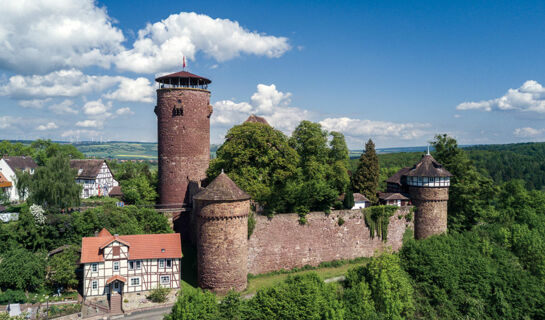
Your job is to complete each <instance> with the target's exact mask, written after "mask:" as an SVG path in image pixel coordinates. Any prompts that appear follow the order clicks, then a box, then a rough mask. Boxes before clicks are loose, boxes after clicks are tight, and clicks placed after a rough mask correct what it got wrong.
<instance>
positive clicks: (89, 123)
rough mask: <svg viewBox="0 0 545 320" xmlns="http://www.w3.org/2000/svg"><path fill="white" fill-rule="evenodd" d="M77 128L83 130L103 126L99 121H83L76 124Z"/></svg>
mask: <svg viewBox="0 0 545 320" xmlns="http://www.w3.org/2000/svg"><path fill="white" fill-rule="evenodd" d="M76 126H77V127H83V128H97V127H101V126H102V122H101V121H99V120H83V121H78V122H76Z"/></svg>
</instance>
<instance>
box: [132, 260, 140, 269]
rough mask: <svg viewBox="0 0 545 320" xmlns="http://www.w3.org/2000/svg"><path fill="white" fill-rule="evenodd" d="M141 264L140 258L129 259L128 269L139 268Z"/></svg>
mask: <svg viewBox="0 0 545 320" xmlns="http://www.w3.org/2000/svg"><path fill="white" fill-rule="evenodd" d="M141 265H142V264H141V261H140V260H136V261H129V270H140V267H141Z"/></svg>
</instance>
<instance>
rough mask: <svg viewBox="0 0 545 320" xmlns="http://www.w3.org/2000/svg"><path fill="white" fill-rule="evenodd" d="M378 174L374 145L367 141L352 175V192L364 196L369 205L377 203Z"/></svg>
mask: <svg viewBox="0 0 545 320" xmlns="http://www.w3.org/2000/svg"><path fill="white" fill-rule="evenodd" d="M379 174H380V170H379V165H378V157H377V153H376V151H375V144H374V143H373V140H371V139H369V141H367V143H366V144H365V152H364V153H363V154H362V155H361V157H360V161H359V164H358V169H357V170H356V172H355V173H354V174H353V175H352V190H354V191H355V192H358V193H361V194H363V195H365V196H366V197H367V199H369V201H371V203H377V202H378V198H377V191H378V180H379Z"/></svg>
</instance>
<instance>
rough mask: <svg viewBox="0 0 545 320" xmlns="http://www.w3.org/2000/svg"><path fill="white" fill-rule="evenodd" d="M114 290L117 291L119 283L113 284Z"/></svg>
mask: <svg viewBox="0 0 545 320" xmlns="http://www.w3.org/2000/svg"><path fill="white" fill-rule="evenodd" d="M114 289H119V281H116V282H114Z"/></svg>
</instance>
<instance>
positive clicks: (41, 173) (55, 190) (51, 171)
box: [30, 155, 81, 210]
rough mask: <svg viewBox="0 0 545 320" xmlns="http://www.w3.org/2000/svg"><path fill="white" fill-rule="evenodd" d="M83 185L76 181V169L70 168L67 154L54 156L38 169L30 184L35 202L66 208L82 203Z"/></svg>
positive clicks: (50, 207)
mask: <svg viewBox="0 0 545 320" xmlns="http://www.w3.org/2000/svg"><path fill="white" fill-rule="evenodd" d="M80 194H81V186H80V185H79V184H77V183H76V170H74V169H71V168H70V159H69V158H68V157H66V156H62V155H60V156H54V157H53V158H51V159H49V161H47V163H46V165H45V166H42V167H39V168H38V169H36V172H35V173H34V176H33V177H32V184H31V185H30V198H31V201H32V202H33V203H36V204H39V205H41V206H42V207H44V208H49V209H53V210H54V209H66V208H69V207H73V206H78V205H79V203H80Z"/></svg>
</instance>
